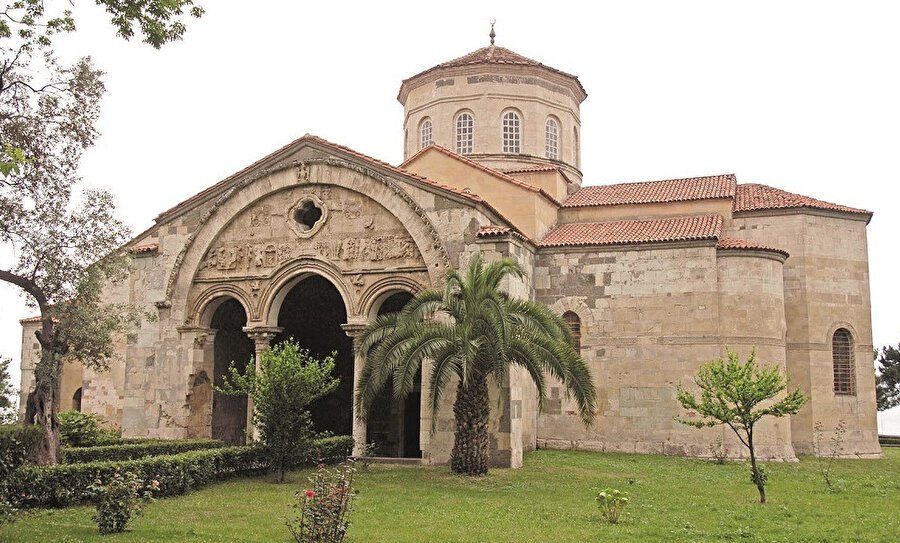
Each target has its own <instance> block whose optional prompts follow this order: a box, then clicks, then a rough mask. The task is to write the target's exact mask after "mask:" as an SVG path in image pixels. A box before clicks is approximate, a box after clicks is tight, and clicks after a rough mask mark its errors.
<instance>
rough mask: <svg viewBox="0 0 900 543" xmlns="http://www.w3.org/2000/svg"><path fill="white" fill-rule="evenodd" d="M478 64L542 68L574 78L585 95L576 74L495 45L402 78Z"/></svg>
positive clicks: (404, 82)
mask: <svg viewBox="0 0 900 543" xmlns="http://www.w3.org/2000/svg"><path fill="white" fill-rule="evenodd" d="M479 64H505V65H512V66H531V67H533V68H543V69H545V70H548V71H551V72H553V73H555V74H559V75H561V76H563V77H568V78H570V79H573V80H575V82H576V83H577V84H578V88H579V89H581V92H583V93H584V94H585V95H587V92H586V91H585V90H584V86H582V84H581V81H579V80H578V76H575V75H572V74H570V73H567V72H564V71H562V70H557V69H556V68H551V67H550V66H547V65H546V64H542V63H540V62H538V61H536V60H534V59H530V58H528V57H524V56H522V55H520V54H519V53H516V52H515V51H510V50H509V49H507V48H505V47H499V46H496V45H489V46H488V47H482V48H481V49H478V50H477V51H472V52H471V53H469V54H467V55H463V56H461V57H459V58H455V59H453V60H448V61H447V62H442V63H440V64H438V65H437V66H432V67H431V68H428V69H427V70H424V71H421V72H419V73H417V74H416V75H414V76H412V77H408V78H406V79H404V80H403V84H404V85H405V84H406V82H408V81H411V80H413V79H415V78H417V77H421V76H423V75H425V74H428V73H431V72H433V71H435V70H441V69H444V68H459V67H464V66H477V65H479Z"/></svg>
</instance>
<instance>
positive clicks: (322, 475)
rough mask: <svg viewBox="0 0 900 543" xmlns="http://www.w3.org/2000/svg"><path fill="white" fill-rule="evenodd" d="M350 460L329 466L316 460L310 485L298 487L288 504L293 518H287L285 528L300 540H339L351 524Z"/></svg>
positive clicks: (301, 542)
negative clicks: (301, 488) (308, 486)
mask: <svg viewBox="0 0 900 543" xmlns="http://www.w3.org/2000/svg"><path fill="white" fill-rule="evenodd" d="M355 472H356V468H355V467H354V466H353V461H352V460H347V461H346V462H344V463H342V464H340V465H338V466H337V467H336V468H334V469H331V470H330V469H328V468H327V467H326V466H325V464H319V468H318V469H317V470H316V474H315V476H313V477H310V478H309V479H308V481H309V483H310V485H311V488H305V489H303V490H298V491H297V493H296V500H297V501H296V502H295V503H293V504H292V505H291V506H292V507H293V509H294V511H295V512H296V513H295V514H296V515H297V516H296V517H294V518H288V519H287V526H288V529H289V530H290V531H291V535H292V536H294V540H295V541H298V542H299V543H340V542H341V541H343V540H344V536H345V535H347V529H348V528H349V527H350V519H349V517H350V512H351V511H352V510H353V497H354V496H355V495H356V491H355V490H353V475H354V473H355Z"/></svg>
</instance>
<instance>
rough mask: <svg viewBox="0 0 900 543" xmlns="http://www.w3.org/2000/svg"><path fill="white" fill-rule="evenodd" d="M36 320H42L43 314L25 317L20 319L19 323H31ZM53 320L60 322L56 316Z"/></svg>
mask: <svg viewBox="0 0 900 543" xmlns="http://www.w3.org/2000/svg"><path fill="white" fill-rule="evenodd" d="M35 322H41V316H40V315H35V316H33V317H27V318H24V319H19V324H30V323H35ZM53 322H56V323H58V322H59V319H57V318H54V319H53Z"/></svg>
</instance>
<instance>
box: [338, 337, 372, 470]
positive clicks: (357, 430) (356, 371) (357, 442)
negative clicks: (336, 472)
mask: <svg viewBox="0 0 900 543" xmlns="http://www.w3.org/2000/svg"><path fill="white" fill-rule="evenodd" d="M365 327H366V325H365V324H360V323H348V324H342V325H341V328H342V329H343V330H344V333H346V334H347V335H348V336H350V338H351V339H352V340H353V343H354V346H353V347H354V348H353V394H352V395H351V401H352V402H353V403H352V405H353V407H352V409H353V456H362V455H363V454H364V453H365V447H366V421H364V420H359V419H358V418H357V416H356V385H357V384H358V383H359V375H360V374H361V373H362V369H363V366H364V365H365V363H366V357H365V356H360V355H357V354H356V345H355V344H356V337H357V336H359V334H360V332H362V331H363V329H364V328H365Z"/></svg>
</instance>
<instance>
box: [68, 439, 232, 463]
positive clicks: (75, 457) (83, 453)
mask: <svg viewBox="0 0 900 543" xmlns="http://www.w3.org/2000/svg"><path fill="white" fill-rule="evenodd" d="M224 446H225V444H224V443H222V442H221V441H219V440H217V439H178V440H174V439H173V440H167V441H151V442H144V443H130V444H122V445H102V446H99V447H77V448H68V447H65V448H63V449H62V450H61V455H60V456H61V457H62V460H61V462H62V463H64V464H80V463H84V462H100V461H122V460H136V459H138V458H145V457H147V456H162V455H170V454H180V453H183V452H188V451H199V450H204V449H220V448H222V447H224Z"/></svg>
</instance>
